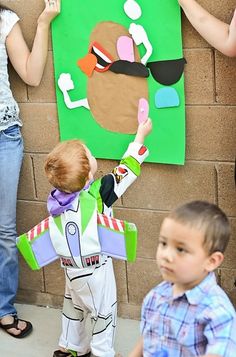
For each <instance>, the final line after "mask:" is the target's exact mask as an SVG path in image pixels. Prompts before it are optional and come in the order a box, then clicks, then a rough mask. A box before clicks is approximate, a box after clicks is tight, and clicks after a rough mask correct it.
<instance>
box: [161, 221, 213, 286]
mask: <svg viewBox="0 0 236 357" xmlns="http://www.w3.org/2000/svg"><path fill="white" fill-rule="evenodd" d="M203 240H204V234H203V233H202V232H201V231H199V230H197V229H196V228H191V227H189V226H187V225H184V224H181V223H179V222H177V221H175V220H173V219H171V218H165V220H164V221H163V223H162V226H161V230H160V237H159V243H158V248H157V254H156V259H157V264H158V266H159V268H160V271H161V274H162V277H163V279H164V280H166V281H169V282H171V283H173V284H174V290H175V291H177V292H179V293H180V292H183V291H186V290H189V289H191V288H193V287H194V286H196V285H198V284H199V283H200V282H201V281H202V280H203V279H204V278H205V276H206V275H207V273H208V272H209V271H211V270H213V269H212V265H211V256H209V255H208V253H207V251H206V249H205V248H204V247H203Z"/></svg>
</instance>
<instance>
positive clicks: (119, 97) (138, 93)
mask: <svg viewBox="0 0 236 357" xmlns="http://www.w3.org/2000/svg"><path fill="white" fill-rule="evenodd" d="M121 36H129V33H128V30H127V29H126V28H125V27H124V26H122V25H120V24H118V23H115V22H112V21H104V22H100V23H99V24H97V25H96V26H95V28H94V29H93V31H92V33H91V36H90V43H94V42H96V43H99V44H100V46H102V48H103V49H105V50H106V52H107V53H109V54H110V56H112V57H113V59H114V61H115V62H114V63H112V64H111V66H110V68H109V71H106V72H104V73H99V72H97V71H94V73H93V75H92V76H91V77H89V78H88V81H87V98H88V103H89V106H90V109H91V112H92V115H93V118H94V119H95V121H96V122H97V123H98V124H99V125H100V126H101V127H102V128H104V129H106V130H109V131H113V132H116V133H127V134H132V133H135V132H136V131H137V127H138V122H137V111H138V101H139V99H140V98H141V97H143V98H148V87H147V80H146V78H144V77H142V78H141V77H135V76H133V75H132V76H131V75H125V74H120V73H119V75H118V74H117V73H113V72H112V70H114V67H113V66H117V65H119V63H120V62H118V61H121V63H123V62H124V63H126V64H125V66H124V63H123V64H122V68H123V69H124V68H125V69H127V68H128V69H129V71H132V72H134V70H135V71H136V66H141V67H142V69H143V68H144V70H145V73H147V71H148V69H147V68H145V67H144V66H143V65H142V64H141V63H140V56H139V53H138V49H137V46H136V45H135V44H134V54H135V62H138V65H137V64H136V63H135V62H133V63H132V62H128V61H122V60H119V58H118V54H117V41H118V39H119V38H120V37H121ZM120 69H121V68H120V67H119V70H120ZM121 70H122V69H121ZM127 72H128V71H126V73H127Z"/></svg>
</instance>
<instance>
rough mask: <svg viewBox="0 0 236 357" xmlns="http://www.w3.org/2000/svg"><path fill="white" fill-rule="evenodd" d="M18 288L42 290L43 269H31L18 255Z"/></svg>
mask: <svg viewBox="0 0 236 357" xmlns="http://www.w3.org/2000/svg"><path fill="white" fill-rule="evenodd" d="M19 261H20V274H19V288H20V289H25V290H34V291H44V277H43V271H42V270H39V271H33V270H31V269H30V268H29V267H28V265H27V264H26V262H25V261H24V259H23V258H22V256H20V260H19Z"/></svg>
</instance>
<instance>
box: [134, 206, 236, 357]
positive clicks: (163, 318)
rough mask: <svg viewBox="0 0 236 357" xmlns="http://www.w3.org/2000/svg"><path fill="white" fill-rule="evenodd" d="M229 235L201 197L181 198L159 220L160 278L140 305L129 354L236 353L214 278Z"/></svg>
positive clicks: (228, 311)
mask: <svg viewBox="0 0 236 357" xmlns="http://www.w3.org/2000/svg"><path fill="white" fill-rule="evenodd" d="M229 237H230V226H229V222H228V219H227V217H226V215H225V214H224V213H223V212H222V211H221V210H220V209H219V208H218V207H217V206H216V205H214V204H211V203H208V202H204V201H193V202H189V203H186V204H184V205H182V206H180V207H177V208H176V209H175V210H173V211H172V212H171V213H170V214H169V215H168V216H167V217H166V218H165V219H164V221H163V223H162V226H161V229H160V236H159V243H158V248H157V254H156V259H157V264H158V267H159V269H160V271H161V274H162V277H163V279H164V282H162V283H161V284H159V285H157V286H156V287H155V288H154V289H152V290H151V291H150V292H149V293H148V294H147V296H146V297H145V299H144V302H143V306H142V321H141V333H142V337H141V338H140V340H139V342H138V344H137V345H136V347H135V349H134V350H133V352H132V353H131V354H130V355H129V357H142V356H144V357H151V356H154V355H155V353H156V352H158V351H160V352H161V351H162V352H163V353H164V352H166V353H168V356H169V357H190V356H201V357H213V356H214V357H233V356H236V315H235V310H234V307H233V306H232V304H231V302H230V301H229V299H228V297H227V295H226V294H225V293H224V291H223V290H222V289H221V288H220V286H219V285H218V284H217V282H216V277H215V274H214V270H215V269H217V268H218V267H219V266H220V265H221V263H222V262H223V259H224V252H225V249H226V247H227V244H228V241H229Z"/></svg>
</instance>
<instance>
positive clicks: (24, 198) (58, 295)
mask: <svg viewBox="0 0 236 357" xmlns="http://www.w3.org/2000/svg"><path fill="white" fill-rule="evenodd" d="M199 2H200V3H202V4H203V5H204V6H205V7H206V8H208V9H209V11H211V12H212V13H214V14H215V15H216V16H218V17H219V18H221V19H222V20H224V21H227V22H229V21H230V18H231V15H232V10H233V8H234V7H235V0H227V1H226V0H202V1H199ZM3 3H5V4H8V5H9V6H11V7H12V8H13V9H15V10H16V11H17V13H18V14H19V15H20V16H21V17H22V28H23V32H24V35H25V37H26V40H27V42H28V44H29V46H31V45H32V39H33V34H34V30H35V23H36V18H37V16H38V14H39V13H40V11H41V9H42V7H43V1H36V0H15V1H11V0H9V1H7V0H5V1H3ZM29 13H30V16H29V15H28V14H29ZM183 38H184V52H185V57H186V59H187V61H188V64H187V66H186V71H185V78H186V113H187V119H186V126H187V145H186V164H185V166H183V167H180V166H171V165H157V164H145V165H144V167H143V171H142V175H141V178H140V179H139V180H138V181H137V182H136V183H135V184H134V185H133V186H132V188H131V189H130V190H129V191H128V192H127V193H126V194H125V195H124V196H123V197H122V198H121V199H120V200H119V202H118V203H117V205H116V207H115V213H116V215H117V217H120V218H124V219H127V220H130V221H133V222H136V223H137V226H138V229H139V246H138V258H137V261H136V262H135V263H134V264H128V265H127V264H125V263H124V262H118V261H115V264H114V265H115V271H116V277H117V285H118V298H119V314H120V315H122V316H127V317H131V318H138V317H139V313H140V304H141V302H142V298H143V296H144V295H145V294H146V292H147V291H148V290H149V289H150V288H151V287H152V286H154V285H155V284H156V283H157V282H159V281H160V275H159V273H158V271H157V267H156V262H155V250H156V245H157V238H158V231H159V228H160V224H161V221H162V219H163V217H164V216H165V214H166V213H167V212H168V211H169V210H170V209H171V208H173V207H174V206H176V205H177V204H179V203H180V202H184V201H187V200H192V199H204V200H209V201H212V202H215V203H217V204H219V206H220V207H221V208H222V209H223V210H224V211H225V212H226V213H227V215H228V217H229V218H230V222H231V224H232V238H231V242H230V245H229V248H228V250H227V253H226V257H225V261H224V264H223V265H222V267H221V268H220V269H219V272H218V274H219V281H220V283H221V285H222V287H223V288H224V289H226V291H227V292H228V293H229V295H230V296H231V298H232V300H233V301H234V303H235V304H236V287H235V285H236V283H235V281H236V263H235V262H236V195H235V186H234V181H233V169H234V165H233V161H234V157H235V153H236V140H235V138H236V125H235V124H236V106H235V105H236V81H235V68H236V60H235V59H230V58H226V57H224V56H223V55H221V54H220V53H218V52H217V51H215V50H213V49H212V48H211V47H209V46H208V44H207V43H206V42H204V41H203V40H202V39H201V38H200V37H199V36H198V35H197V33H196V32H195V31H194V30H193V29H192V28H191V26H190V25H189V24H188V22H187V20H186V19H185V18H184V17H183ZM11 79H12V84H13V91H14V94H15V97H16V99H17V100H18V102H19V103H20V109H21V117H22V119H23V121H24V127H23V134H24V139H25V159H24V164H23V169H22V174H21V180H20V188H19V195H18V210H17V213H18V231H19V232H20V233H22V232H25V231H27V230H28V229H29V228H31V227H32V226H33V225H34V224H36V223H38V222H39V221H40V220H41V219H43V218H44V217H45V216H46V215H47V212H46V205H45V201H46V198H47V195H48V192H49V190H50V187H49V185H48V183H47V181H46V179H45V177H44V172H43V162H44V159H45V155H46V154H47V152H48V151H49V150H51V149H52V148H53V147H54V145H55V144H56V143H57V142H58V140H59V134H58V124H57V109H56V103H55V92H54V79H53V61H52V50H51V45H50V49H49V56H48V62H47V66H46V70H45V75H44V77H43V80H42V83H41V85H40V87H39V88H30V87H28V86H26V85H25V84H23V83H22V81H21V80H20V79H19V78H18V76H17V75H16V74H15V73H14V72H13V71H11ZM98 164H99V172H98V175H101V174H103V173H106V172H107V171H108V170H109V169H110V168H112V167H113V166H114V164H116V163H115V162H114V161H106V160H99V163H98ZM20 265H21V273H20V289H19V294H18V301H21V302H29V303H33V304H40V305H51V306H60V305H61V302H62V296H63V291H64V278H63V271H62V269H60V267H59V264H58V263H54V264H51V265H49V266H48V267H46V268H45V269H42V270H41V271H38V272H32V271H30V270H29V269H28V268H27V266H26V265H25V263H24V262H23V261H22V259H21V262H20Z"/></svg>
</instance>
